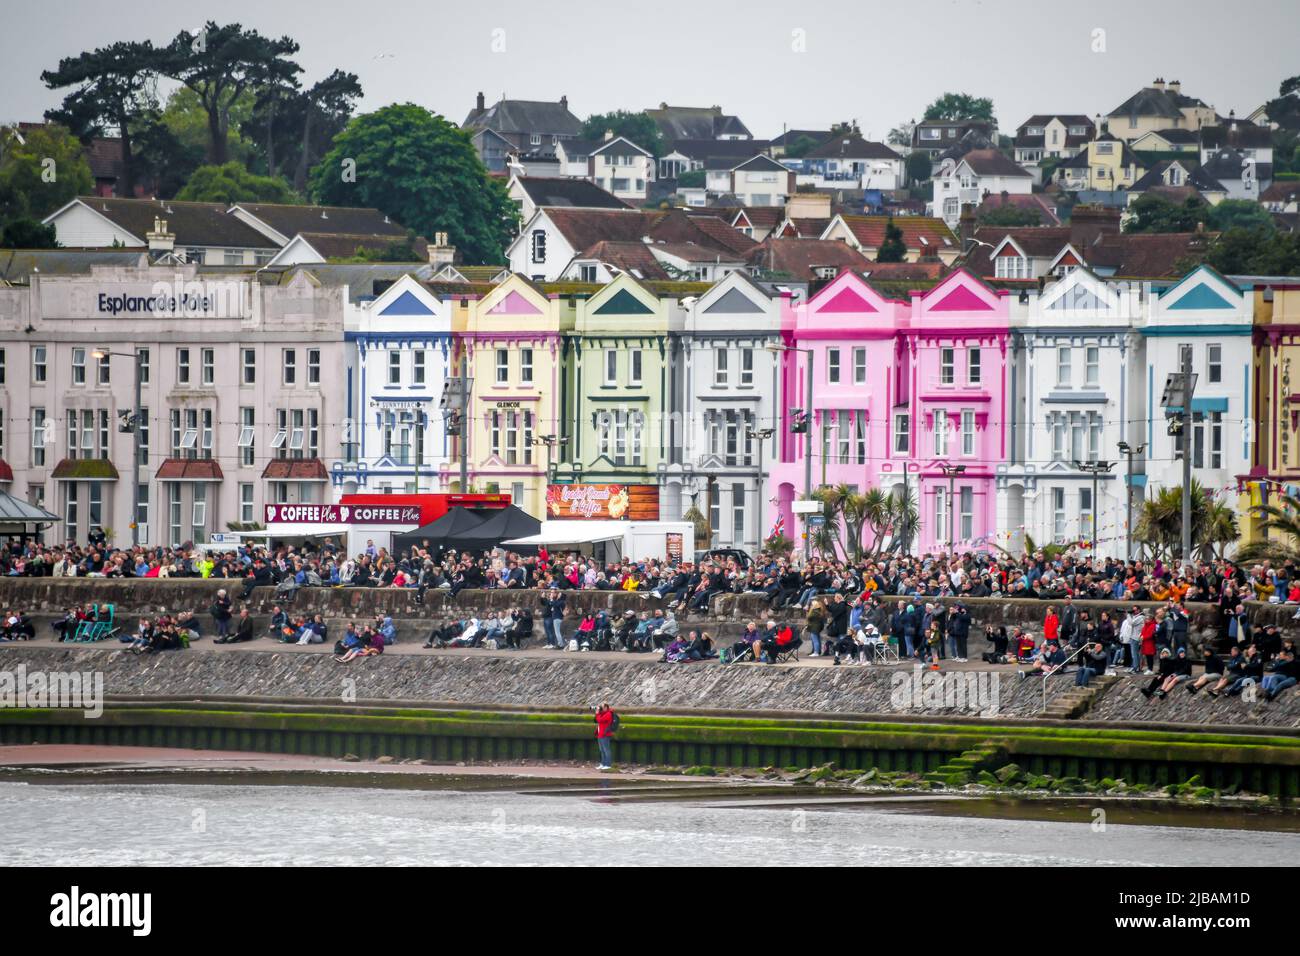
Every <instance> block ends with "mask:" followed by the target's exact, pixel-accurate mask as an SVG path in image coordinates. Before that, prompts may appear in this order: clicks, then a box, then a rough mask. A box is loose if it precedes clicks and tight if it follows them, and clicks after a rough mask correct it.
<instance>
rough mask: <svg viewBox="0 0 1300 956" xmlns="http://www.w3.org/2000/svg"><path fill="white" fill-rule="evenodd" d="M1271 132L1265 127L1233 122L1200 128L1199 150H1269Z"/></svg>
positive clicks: (1271, 137) (1271, 138) (1271, 141)
mask: <svg viewBox="0 0 1300 956" xmlns="http://www.w3.org/2000/svg"><path fill="white" fill-rule="evenodd" d="M1272 146H1273V131H1272V130H1271V129H1269V128H1268V127H1267V126H1256V125H1255V124H1254V123H1243V122H1240V121H1234V122H1232V123H1230V124H1228V125H1227V126H1202V127H1201V148H1202V149H1222V148H1223V147H1232V148H1234V149H1271V148H1272Z"/></svg>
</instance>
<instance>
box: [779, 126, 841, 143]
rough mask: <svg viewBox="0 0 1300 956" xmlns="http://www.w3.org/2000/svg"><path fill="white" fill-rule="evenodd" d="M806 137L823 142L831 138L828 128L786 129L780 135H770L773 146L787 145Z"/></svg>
mask: <svg viewBox="0 0 1300 956" xmlns="http://www.w3.org/2000/svg"><path fill="white" fill-rule="evenodd" d="M803 138H807V139H810V140H812V141H813V142H814V143H824V142H826V140H828V139H830V138H831V131H830V130H828V129H788V130H786V131H785V132H784V133H782V134H781V135H780V136H774V137H772V141H771V143H772V145H773V146H782V147H784V146H789V145H791V144H793V143H795V142H797V141H798V140H800V139H803Z"/></svg>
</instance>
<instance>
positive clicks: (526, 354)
mask: <svg viewBox="0 0 1300 956" xmlns="http://www.w3.org/2000/svg"><path fill="white" fill-rule="evenodd" d="M574 303H575V299H574V297H573V296H560V295H557V294H554V293H552V294H547V293H545V292H543V291H542V290H541V289H540V288H539V287H538V286H537V285H535V284H534V283H532V282H530V281H529V280H528V279H525V278H524V277H523V276H520V275H512V276H510V278H508V279H506V280H505V281H504V282H502V283H501V284H500V285H497V286H496V287H495V288H493V289H492V291H491V292H488V293H486V294H485V295H483V296H482V297H481V298H477V299H469V300H467V306H468V308H467V312H466V318H465V328H464V332H463V333H461V335H460V336H459V338H460V344H461V354H462V355H464V356H465V357H466V360H467V362H468V367H469V369H470V374H471V375H472V376H473V378H474V383H473V401H472V402H471V406H470V421H469V482H470V485H471V487H472V488H473V489H474V490H475V491H477V492H480V493H494V492H495V493H498V494H508V495H510V496H511V498H512V499H513V501H514V503H515V504H516V505H518V506H519V507H520V508H523V509H524V510H525V511H527V512H528V513H529V514H534V515H540V514H543V513H544V512H545V510H546V485H547V467H548V465H553V464H554V463H555V462H558V461H559V456H560V453H561V450H562V448H563V443H562V442H560V440H559V439H560V437H561V435H562V431H563V428H562V425H561V422H560V405H561V392H562V381H561V371H560V370H561V349H562V345H563V336H564V334H565V333H566V332H569V331H571V330H572V329H573V327H574Z"/></svg>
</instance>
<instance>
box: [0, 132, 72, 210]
mask: <svg viewBox="0 0 1300 956" xmlns="http://www.w3.org/2000/svg"><path fill="white" fill-rule="evenodd" d="M0 139H2V140H3V143H2V144H0V222H6V223H7V222H12V221H13V220H15V219H24V218H26V219H44V218H45V217H46V216H48V215H49V214H50V213H52V212H54V211H55V210H56V209H58V208H59V207H60V206H63V205H65V204H67V203H68V202H70V201H71V200H72V199H74V198H75V197H77V196H80V195H83V194H85V193H89V192H90V191H91V189H92V188H93V186H94V184H95V180H94V178H93V177H92V176H91V175H90V166H89V164H87V162H86V157H85V154H84V152H83V150H82V146H81V143H80V141H78V139H77V138H76V137H75V136H73V135H72V134H71V133H70V132H68V130H67V129H65V128H64V127H62V126H58V125H55V124H46V125H44V126H40V127H37V128H35V129H31V130H28V131H26V132H25V133H24V134H23V142H19V141H18V136H17V134H16V133H15V132H14V131H12V130H8V131H3V132H0Z"/></svg>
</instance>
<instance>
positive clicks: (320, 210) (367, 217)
mask: <svg viewBox="0 0 1300 956" xmlns="http://www.w3.org/2000/svg"><path fill="white" fill-rule="evenodd" d="M235 209H242V210H243V211H244V212H246V213H248V214H249V215H250V216H253V217H254V218H256V219H257V220H259V221H260V222H263V223H265V224H266V225H268V226H270V227H271V228H272V229H274V230H275V231H276V232H278V233H279V234H280V235H282V236H286V237H289V236H296V235H297V234H298V233H300V232H307V233H312V234H313V235H328V234H335V235H346V236H362V235H369V236H390V237H392V238H393V239H402V238H405V236H406V229H405V228H404V227H403V226H402V225H401V224H400V223H396V222H393V221H392V220H391V219H389V218H388V216H386V215H384V214H383V213H382V212H380V211H379V210H378V209H369V208H366V207H360V206H290V205H286V204H283V203H247V202H241V203H236V204H235V205H234V206H232V207H230V211H231V212H233V210H235ZM168 223H169V224H170V223H171V220H170V219H168ZM176 241H177V242H180V241H181V239H180V234H179V233H177V236H176Z"/></svg>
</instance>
